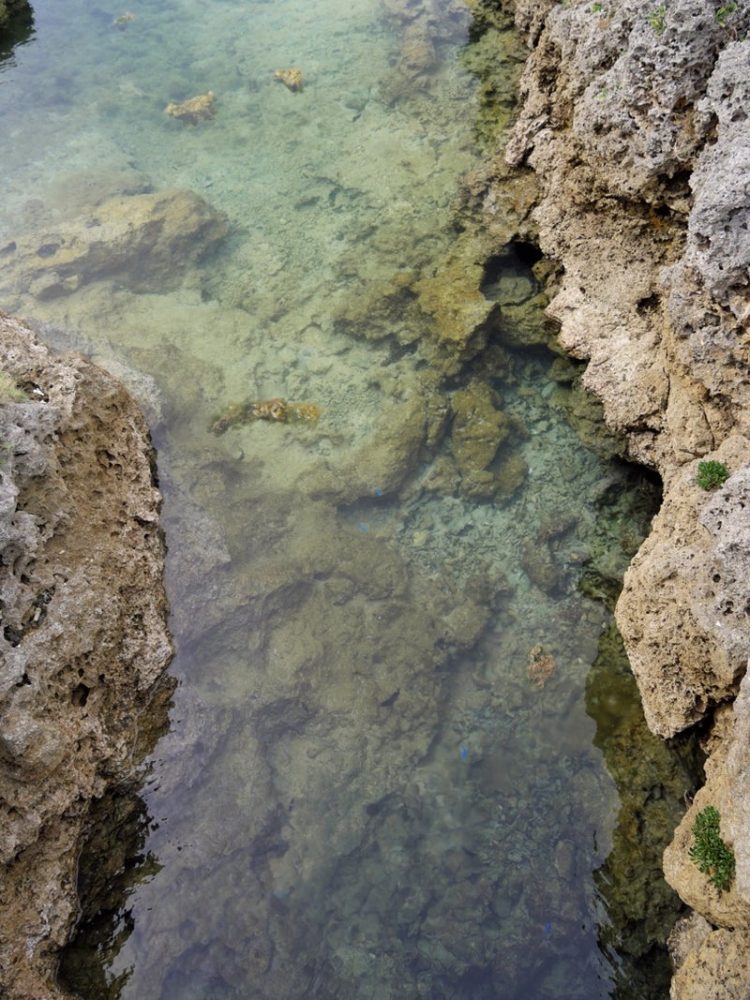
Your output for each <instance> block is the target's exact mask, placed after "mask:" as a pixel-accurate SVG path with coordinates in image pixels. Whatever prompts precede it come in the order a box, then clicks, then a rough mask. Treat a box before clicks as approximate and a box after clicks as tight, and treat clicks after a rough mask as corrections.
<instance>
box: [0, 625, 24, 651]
mask: <svg viewBox="0 0 750 1000" xmlns="http://www.w3.org/2000/svg"><path fill="white" fill-rule="evenodd" d="M3 636H4V637H5V641H6V642H9V643H10V644H11V646H13V647H15V646H17V645H18V644H19V642H20V641H21V639H23V632H22V631H21V629H19V628H14V627H13V625H6V626H5V628H4V629H3Z"/></svg>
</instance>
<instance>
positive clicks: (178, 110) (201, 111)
mask: <svg viewBox="0 0 750 1000" xmlns="http://www.w3.org/2000/svg"><path fill="white" fill-rule="evenodd" d="M164 113H165V114H167V115H169V117H170V118H176V119H177V121H180V122H187V124H188V125H197V124H198V123H199V122H205V121H208V119H209V118H213V116H214V115H215V114H216V95H215V94H214V92H213V91H212V90H209V91H208V93H207V94H198V95H197V96H196V97H191V98H189V100H187V101H183V102H182V103H181V104H175V102H174V101H170V103H169V104H168V105H167V106H166V108H165V109H164Z"/></svg>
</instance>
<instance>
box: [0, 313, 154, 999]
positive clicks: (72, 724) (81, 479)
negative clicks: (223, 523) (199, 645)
mask: <svg viewBox="0 0 750 1000" xmlns="http://www.w3.org/2000/svg"><path fill="white" fill-rule="evenodd" d="M0 367H2V368H3V369H4V370H5V371H6V372H7V373H9V374H10V376H11V377H12V378H13V380H14V381H15V382H16V384H17V385H19V386H20V387H21V388H22V389H23V390H24V391H25V392H26V395H27V398H28V401H25V402H14V403H6V404H5V405H3V406H0V428H1V430H0V435H1V439H2V442H3V461H2V466H0V558H1V562H0V602H1V603H0V608H1V609H2V634H0V663H1V664H2V666H1V667H0V864H2V877H1V879H0V885H1V886H2V888H1V889H0V970H2V971H0V992H3V995H6V996H9V997H32V996H33V997H54V996H57V995H59V994H58V991H57V989H56V987H55V985H54V983H53V980H52V976H53V972H54V968H55V964H56V951H57V949H59V948H60V947H61V946H62V944H63V943H64V941H65V939H66V937H67V934H68V931H69V928H70V926H71V923H72V921H73V919H74V918H75V916H76V894H75V871H76V859H77V853H78V849H79V842H80V837H81V829H82V825H83V823H84V821H85V818H86V814H87V809H88V804H89V802H90V801H91V799H92V798H96V797H99V796H101V795H102V794H103V792H104V790H105V789H106V788H107V787H108V786H109V785H110V784H112V783H113V782H117V781H119V780H123V779H124V778H126V777H127V776H128V775H130V774H131V772H132V769H133V766H134V761H135V760H137V758H138V748H139V746H141V747H142V746H143V745H147V744H148V742H149V741H150V739H151V738H152V736H153V734H154V732H155V730H156V729H157V728H158V726H159V724H160V723H161V722H162V721H163V710H162V711H161V713H159V714H160V718H159V719H157V718H153V717H152V716H151V715H150V713H149V712H148V711H147V709H148V707H149V705H150V703H151V702H152V698H153V695H154V691H155V689H156V687H157V685H158V683H159V681H160V678H161V676H162V674H163V671H164V669H165V667H166V665H167V663H168V661H169V659H170V656H171V643H170V639H169V636H168V633H167V631H166V627H165V624H164V622H165V615H166V600H165V596H164V591H163V588H162V582H161V573H162V562H163V557H164V547H163V542H162V538H161V534H160V530H159V504H160V497H159V493H158V491H157V490H156V489H155V487H154V485H153V478H152V467H151V462H152V452H151V448H150V445H149V442H148V433H147V430H146V427H145V424H144V422H143V418H142V417H141V415H140V413H139V411H138V409H137V407H136V405H135V403H134V402H133V401H132V399H131V398H130V397H129V396H128V395H127V393H126V392H125V390H124V389H122V388H121V387H120V386H119V385H118V383H116V382H115V381H114V379H112V377H111V376H109V375H107V374H106V373H105V372H103V371H102V370H100V369H98V368H96V367H95V366H94V365H91V364H89V363H88V362H86V361H84V360H83V359H82V358H76V357H73V358H70V359H67V360H64V359H55V358H52V357H51V356H50V355H49V353H48V352H47V350H46V348H44V347H43V346H42V345H41V344H40V343H39V342H38V341H37V340H36V339H35V337H34V336H33V334H32V333H31V331H30V330H29V329H28V327H26V326H25V325H24V324H23V323H21V322H19V321H18V320H15V319H11V318H10V317H9V316H6V315H5V314H2V313H0ZM141 752H142V751H141Z"/></svg>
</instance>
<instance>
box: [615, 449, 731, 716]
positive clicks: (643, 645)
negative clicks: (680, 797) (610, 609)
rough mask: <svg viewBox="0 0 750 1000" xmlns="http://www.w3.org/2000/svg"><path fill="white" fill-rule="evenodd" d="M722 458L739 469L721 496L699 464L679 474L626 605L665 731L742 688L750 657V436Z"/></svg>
mask: <svg viewBox="0 0 750 1000" xmlns="http://www.w3.org/2000/svg"><path fill="white" fill-rule="evenodd" d="M716 457H717V458H718V460H720V461H724V462H726V464H727V465H728V467H729V468H730V469H735V468H738V466H739V468H738V471H737V472H736V473H735V474H734V476H732V477H730V480H729V481H728V482H727V483H726V484H725V486H724V488H723V489H722V490H719V491H717V492H716V493H714V494H707V493H706V492H705V491H704V490H701V489H700V487H699V486H698V485H697V483H696V482H695V475H696V466H697V463H694V464H693V465H692V466H688V467H686V468H685V469H683V470H682V471H681V472H680V473H679V474H678V475H676V476H675V477H674V478H673V480H672V482H671V483H670V484H669V487H668V489H667V494H666V496H665V499H664V504H663V506H662V509H661V510H660V512H659V514H658V515H657V517H656V518H655V520H654V523H653V526H652V530H651V534H650V536H649V537H648V539H647V540H646V541H645V542H644V544H643V546H642V547H641V549H640V551H639V552H638V554H637V555H636V557H635V559H634V560H633V562H632V563H631V565H630V567H629V568H628V571H627V573H626V574H625V582H624V586H623V591H622V595H621V597H620V600H619V602H618V605H617V612H616V614H617V621H618V625H619V626H620V629H621V631H622V635H623V638H624V639H625V643H626V646H627V648H628V655H629V657H630V662H631V664H632V667H633V671H634V673H635V675H636V678H637V680H638V684H639V687H640V689H641V692H642V695H643V698H644V710H645V713H646V718H647V720H648V723H649V726H650V727H651V729H652V730H653V731H654V732H656V733H658V734H660V735H662V736H671V735H673V734H674V733H675V732H678V731H679V730H681V729H684V728H685V727H686V726H689V725H691V724H692V723H694V722H696V721H698V720H699V719H701V718H702V717H703V716H704V715H705V714H706V712H707V710H708V709H709V707H710V706H711V705H712V704H715V703H717V702H719V701H721V700H723V699H724V698H726V697H727V696H728V695H730V694H733V693H735V692H736V690H737V684H738V682H739V679H740V677H741V675H742V673H743V672H744V670H745V666H746V664H747V660H748V657H749V656H750V626H749V625H748V622H747V616H746V614H745V611H744V606H745V601H744V599H743V597H742V588H743V586H744V583H743V582H742V581H744V580H745V575H744V574H745V572H746V569H745V565H746V561H747V560H748V559H750V525H749V524H748V523H747V514H746V511H745V504H746V503H747V501H748V497H747V490H748V483H749V481H750V469H748V468H747V465H746V464H743V463H747V462H748V461H749V460H750V442H748V441H747V440H746V439H744V438H739V437H733V438H730V439H728V440H727V441H726V442H725V443H724V445H722V447H721V448H720V449H719V451H717V452H716Z"/></svg>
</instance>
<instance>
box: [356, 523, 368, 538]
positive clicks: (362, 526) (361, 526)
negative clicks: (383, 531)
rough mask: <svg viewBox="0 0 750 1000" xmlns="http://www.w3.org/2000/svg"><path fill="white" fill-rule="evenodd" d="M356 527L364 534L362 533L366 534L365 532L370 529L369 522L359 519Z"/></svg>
mask: <svg viewBox="0 0 750 1000" xmlns="http://www.w3.org/2000/svg"><path fill="white" fill-rule="evenodd" d="M357 527H358V528H359V530H360V531H361V532H362V534H364V535H366V534H367V532H368V531H369V530H370V525H369V524H367V522H366V521H360V522H359V524H358V525H357Z"/></svg>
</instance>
